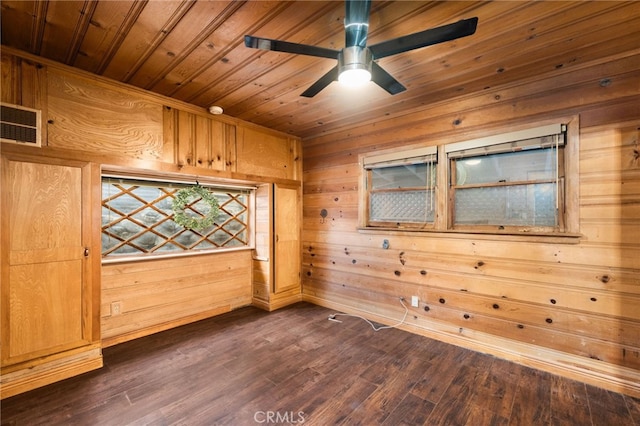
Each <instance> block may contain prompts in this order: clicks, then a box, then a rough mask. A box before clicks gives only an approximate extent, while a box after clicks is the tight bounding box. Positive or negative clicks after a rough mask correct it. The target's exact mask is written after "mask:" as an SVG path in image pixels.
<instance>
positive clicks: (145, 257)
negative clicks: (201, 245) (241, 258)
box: [102, 246, 255, 265]
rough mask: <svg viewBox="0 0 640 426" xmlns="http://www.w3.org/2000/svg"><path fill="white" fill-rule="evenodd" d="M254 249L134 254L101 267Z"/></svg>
mask: <svg viewBox="0 0 640 426" xmlns="http://www.w3.org/2000/svg"><path fill="white" fill-rule="evenodd" d="M254 248H255V247H253V246H246V247H232V248H219V249H210V250H198V251H191V252H189V251H185V252H173V253H166V254H164V253H163V254H153V253H150V254H134V255H130V256H127V255H122V256H118V257H116V256H109V257H103V258H102V264H103V265H110V264H113V263H132V262H149V261H153V260H162V259H171V258H178V257H191V256H205V255H215V254H221V253H229V252H232V251H243V250H253V249H254Z"/></svg>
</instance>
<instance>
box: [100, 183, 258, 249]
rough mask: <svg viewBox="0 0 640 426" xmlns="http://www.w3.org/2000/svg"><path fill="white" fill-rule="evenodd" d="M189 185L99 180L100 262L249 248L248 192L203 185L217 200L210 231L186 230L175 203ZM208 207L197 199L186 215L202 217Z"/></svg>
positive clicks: (208, 227)
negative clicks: (100, 184) (120, 258)
mask: <svg viewBox="0 0 640 426" xmlns="http://www.w3.org/2000/svg"><path fill="white" fill-rule="evenodd" d="M190 186H191V185H188V184H183V183H170V182H159V181H157V182H154V181H146V180H135V179H123V178H117V177H108V176H105V177H103V179H102V256H103V258H116V257H124V256H136V255H159V254H176V253H185V252H191V253H193V252H199V251H205V250H216V249H229V248H239V247H248V246H249V244H250V234H249V232H250V227H249V218H250V215H249V205H250V197H251V196H252V190H251V189H249V188H247V189H234V188H224V187H216V186H203V187H204V188H205V189H206V190H208V191H210V192H211V194H213V195H214V196H215V198H216V199H217V201H218V206H219V213H218V215H217V216H216V218H215V220H214V222H213V224H211V225H210V226H207V227H205V228H203V229H187V228H184V227H182V226H181V225H179V224H178V223H176V222H175V221H174V211H173V200H174V197H175V194H176V193H177V192H178V191H179V190H180V189H182V188H188V187H190ZM210 208H211V206H210V204H208V203H206V202H204V200H202V199H201V198H199V197H195V198H193V199H190V200H189V202H188V203H187V204H186V205H185V206H184V211H185V213H186V214H188V215H190V216H191V217H194V218H202V217H205V216H206V215H207V214H208V213H209V209H210Z"/></svg>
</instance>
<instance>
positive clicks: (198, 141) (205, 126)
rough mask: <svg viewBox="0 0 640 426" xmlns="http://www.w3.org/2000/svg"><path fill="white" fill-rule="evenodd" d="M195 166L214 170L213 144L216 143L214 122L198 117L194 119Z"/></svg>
mask: <svg viewBox="0 0 640 426" xmlns="http://www.w3.org/2000/svg"><path fill="white" fill-rule="evenodd" d="M194 119H195V123H194V125H193V131H194V137H193V140H194V148H195V149H194V166H196V167H206V168H212V167H211V166H212V165H213V160H212V154H211V150H212V144H213V143H214V135H213V129H212V124H213V123H212V121H211V120H210V119H209V118H208V117H203V116H201V115H196V116H195V117H194Z"/></svg>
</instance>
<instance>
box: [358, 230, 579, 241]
mask: <svg viewBox="0 0 640 426" xmlns="http://www.w3.org/2000/svg"><path fill="white" fill-rule="evenodd" d="M356 229H357V230H358V232H360V233H363V234H389V233H393V234H395V235H414V236H416V235H420V236H428V237H431V238H457V239H469V238H474V239H478V240H499V241H521V242H529V243H551V244H578V243H579V242H580V240H581V239H582V237H583V235H582V234H573V233H552V232H513V231H499V230H496V231H480V230H478V231H472V230H468V229H465V230H458V229H448V230H441V229H424V228H423V229H416V228H396V227H358V228H356Z"/></svg>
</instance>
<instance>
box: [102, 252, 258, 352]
mask: <svg viewBox="0 0 640 426" xmlns="http://www.w3.org/2000/svg"><path fill="white" fill-rule="evenodd" d="M102 269H103V273H102V319H101V324H102V339H103V345H105V346H110V345H112V344H116V343H120V342H123V341H127V340H131V339H133V338H137V337H141V336H144V335H148V334H151V333H155V332H157V331H160V330H165V329H168V328H172V327H176V326H178V325H181V324H185V323H188V322H192V321H195V320H197V319H202V318H206V317H210V316H213V315H217V314H220V313H222V312H228V311H230V310H232V309H235V308H238V307H241V306H246V305H249V304H250V303H251V294H252V292H251V251H249V250H239V251H232V252H225V253H213V254H206V255H198V256H181V257H176V258H167V259H155V260H150V261H139V262H127V263H108V264H104V265H103V267H102ZM116 305H117V307H118V308H119V309H118V311H119V312H118V311H116V310H114V309H113V308H114V306H116Z"/></svg>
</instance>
